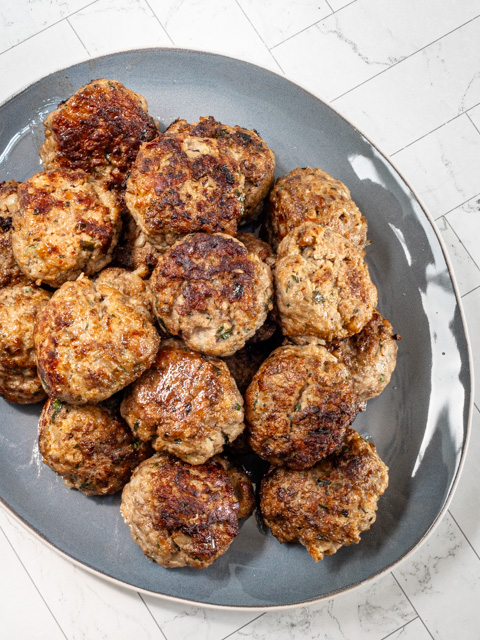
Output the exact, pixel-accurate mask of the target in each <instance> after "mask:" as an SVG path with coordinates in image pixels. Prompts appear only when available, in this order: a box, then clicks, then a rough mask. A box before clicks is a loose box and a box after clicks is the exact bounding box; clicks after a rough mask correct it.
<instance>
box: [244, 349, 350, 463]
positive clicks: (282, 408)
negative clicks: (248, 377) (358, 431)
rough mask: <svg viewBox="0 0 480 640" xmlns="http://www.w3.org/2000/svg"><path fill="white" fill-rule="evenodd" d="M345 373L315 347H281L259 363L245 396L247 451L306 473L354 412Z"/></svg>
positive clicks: (339, 436)
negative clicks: (248, 436) (250, 448)
mask: <svg viewBox="0 0 480 640" xmlns="http://www.w3.org/2000/svg"><path fill="white" fill-rule="evenodd" d="M348 378H349V372H348V369H347V368H346V367H345V365H343V364H341V363H339V362H338V361H337V359H336V358H334V357H333V356H332V355H331V354H330V353H328V351H327V350H326V349H325V348H324V347H321V346H318V345H313V344H312V345H305V346H297V345H285V346H283V347H279V348H278V349H275V351H274V352H273V353H272V354H271V355H270V356H269V357H268V358H267V359H266V360H265V361H264V362H263V364H262V365H261V366H260V369H259V370H258V371H257V373H256V374H255V375H254V377H253V380H252V382H251V383H250V385H249V387H248V389H247V393H246V396H245V401H246V418H247V424H248V430H249V433H250V445H251V447H252V449H253V450H254V451H255V452H256V453H257V454H258V455H259V456H260V457H261V458H263V459H265V460H268V461H269V462H271V463H272V464H275V465H287V466H288V467H291V468H292V469H306V468H308V467H311V466H312V465H314V464H315V463H317V462H318V461H319V460H321V458H323V457H325V456H326V455H328V454H329V453H331V452H332V451H333V450H334V449H336V448H337V447H338V446H339V445H340V444H341V442H342V439H343V436H344V434H345V430H346V429H347V427H349V426H350V424H351V423H352V422H353V420H354V419H355V417H356V415H357V412H358V408H359V407H358V403H359V401H358V398H357V396H356V395H355V394H354V393H353V391H352V387H351V384H350V382H349V380H348Z"/></svg>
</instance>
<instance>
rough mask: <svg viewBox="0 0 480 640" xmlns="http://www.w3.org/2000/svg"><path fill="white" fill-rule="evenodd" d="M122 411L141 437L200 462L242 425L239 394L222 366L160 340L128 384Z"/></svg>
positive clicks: (222, 444) (167, 341) (177, 341)
mask: <svg viewBox="0 0 480 640" xmlns="http://www.w3.org/2000/svg"><path fill="white" fill-rule="evenodd" d="M121 413H122V416H123V417H124V418H125V420H126V421H127V422H128V424H129V425H130V428H131V429H132V431H133V433H134V434H135V436H136V437H138V438H140V439H141V440H152V443H153V446H154V448H155V449H156V450H157V451H167V452H169V453H172V454H174V455H176V456H178V457H179V458H181V459H182V460H184V461H185V462H189V463H190V464H194V465H196V464H203V463H204V462H205V461H206V460H208V459H209V458H211V457H212V456H214V455H215V454H217V453H219V452H220V451H222V449H223V447H224V445H225V444H228V443H229V442H231V441H232V440H234V439H235V438H236V437H237V436H238V435H239V434H240V433H241V432H242V431H243V429H244V427H245V425H244V422H243V398H242V396H241V395H240V392H239V391H238V389H237V385H236V384H235V380H234V379H233V378H232V376H231V375H230V373H229V370H228V368H227V366H226V364H225V363H224V362H223V361H222V360H220V359H219V358H213V357H210V356H205V355H204V354H201V353H197V352H196V351H192V350H191V349H188V348H187V347H185V345H183V344H182V343H181V342H180V341H179V340H171V339H170V340H165V341H164V342H163V343H162V346H161V347H160V350H159V352H158V354H157V356H156V358H155V360H154V362H153V364H152V366H151V367H150V368H149V369H148V370H147V371H145V373H144V374H143V375H142V376H141V377H140V378H139V379H138V380H136V381H135V382H134V383H133V385H131V386H130V387H129V389H128V390H127V392H126V395H125V398H124V399H123V401H122V405H121Z"/></svg>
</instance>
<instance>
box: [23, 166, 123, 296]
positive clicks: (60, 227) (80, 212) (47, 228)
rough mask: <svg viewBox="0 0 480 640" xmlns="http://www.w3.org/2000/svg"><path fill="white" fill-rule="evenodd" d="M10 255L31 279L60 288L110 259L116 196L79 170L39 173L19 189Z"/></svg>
mask: <svg viewBox="0 0 480 640" xmlns="http://www.w3.org/2000/svg"><path fill="white" fill-rule="evenodd" d="M18 204H19V207H18V211H17V212H16V213H15V214H14V216H13V232H12V248H13V253H14V255H15V259H16V261H17V263H18V265H19V266H20V268H21V269H22V271H23V272H24V273H25V275H26V276H27V277H28V278H30V279H31V280H35V281H41V282H43V283H45V284H48V285H50V286H52V287H59V286H60V285H62V284H63V283H64V282H66V281H67V280H75V279H76V278H78V276H79V275H80V274H81V273H82V272H83V273H85V274H86V275H91V274H94V273H97V272H98V271H100V269H102V268H103V267H104V266H105V265H106V264H108V263H109V262H110V260H111V258H112V252H113V249H114V247H115V244H116V242H117V239H118V234H119V232H120V225H121V219H120V209H119V206H118V200H117V197H116V195H115V194H114V193H113V192H111V191H108V190H107V189H106V187H105V184H104V183H102V182H99V181H98V180H93V179H92V178H91V176H89V175H88V174H87V173H85V172H84V171H80V170H76V171H74V170H71V169H54V170H51V171H42V172H40V173H37V174H35V175H34V176H32V177H31V178H29V179H28V180H25V182H23V183H22V184H21V185H20V186H19V187H18Z"/></svg>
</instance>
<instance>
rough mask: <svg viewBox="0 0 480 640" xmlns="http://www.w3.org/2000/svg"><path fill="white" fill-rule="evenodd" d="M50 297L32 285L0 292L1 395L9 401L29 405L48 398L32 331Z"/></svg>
mask: <svg viewBox="0 0 480 640" xmlns="http://www.w3.org/2000/svg"><path fill="white" fill-rule="evenodd" d="M50 295H51V294H50V293H49V292H47V291H44V290H43V289H41V288H40V287H37V286H36V285H35V284H33V283H23V284H21V283H17V284H14V285H11V286H9V287H4V288H3V289H0V394H1V395H3V396H4V397H5V398H6V399H7V400H8V401H9V402H18V403H21V404H30V403H34V402H38V401H40V400H43V398H44V397H45V393H44V391H43V388H42V385H41V383H40V380H39V377H38V375H37V359H36V356H35V349H34V343H33V330H34V326H35V320H36V318H37V315H38V313H39V312H40V311H41V310H42V309H43V308H44V307H45V306H46V305H47V303H48V301H49V299H50Z"/></svg>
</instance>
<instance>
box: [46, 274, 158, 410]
mask: <svg viewBox="0 0 480 640" xmlns="http://www.w3.org/2000/svg"><path fill="white" fill-rule="evenodd" d="M34 337H35V349H36V352H37V358H38V371H39V374H40V378H41V380H42V383H43V386H44V388H45V390H46V391H47V393H48V395H49V396H51V397H54V398H59V399H60V400H63V401H65V402H69V403H71V404H87V403H96V402H100V401H102V400H106V399H107V398H109V397H110V396H112V395H113V394H114V393H115V392H117V391H119V390H120V389H123V387H126V386H127V385H128V384H130V383H131V382H133V381H134V380H135V379H136V378H138V377H139V376H140V375H141V374H142V373H143V372H144V371H145V369H148V367H149V366H150V364H151V363H152V362H153V359H154V358H155V354H156V353H157V350H158V346H159V343H160V338H159V336H158V333H157V331H156V329H155V327H154V326H153V325H152V324H151V323H150V322H149V321H148V319H147V317H146V315H145V313H143V312H139V311H138V310H137V309H136V308H135V306H134V305H133V304H132V303H131V302H130V301H129V299H128V298H127V297H126V296H124V295H123V294H121V293H120V292H119V291H117V290H116V289H113V288H112V287H110V286H108V285H106V284H98V285H97V284H95V283H94V282H91V281H90V280H89V279H88V278H80V279H78V280H76V281H75V282H66V283H65V284H64V285H62V287H60V289H58V290H57V291H56V292H55V293H54V294H53V296H52V298H51V300H50V302H49V303H48V304H47V305H46V306H45V307H44V308H43V309H42V311H41V312H40V313H39V314H38V317H37V323H36V327H35V336H34Z"/></svg>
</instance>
